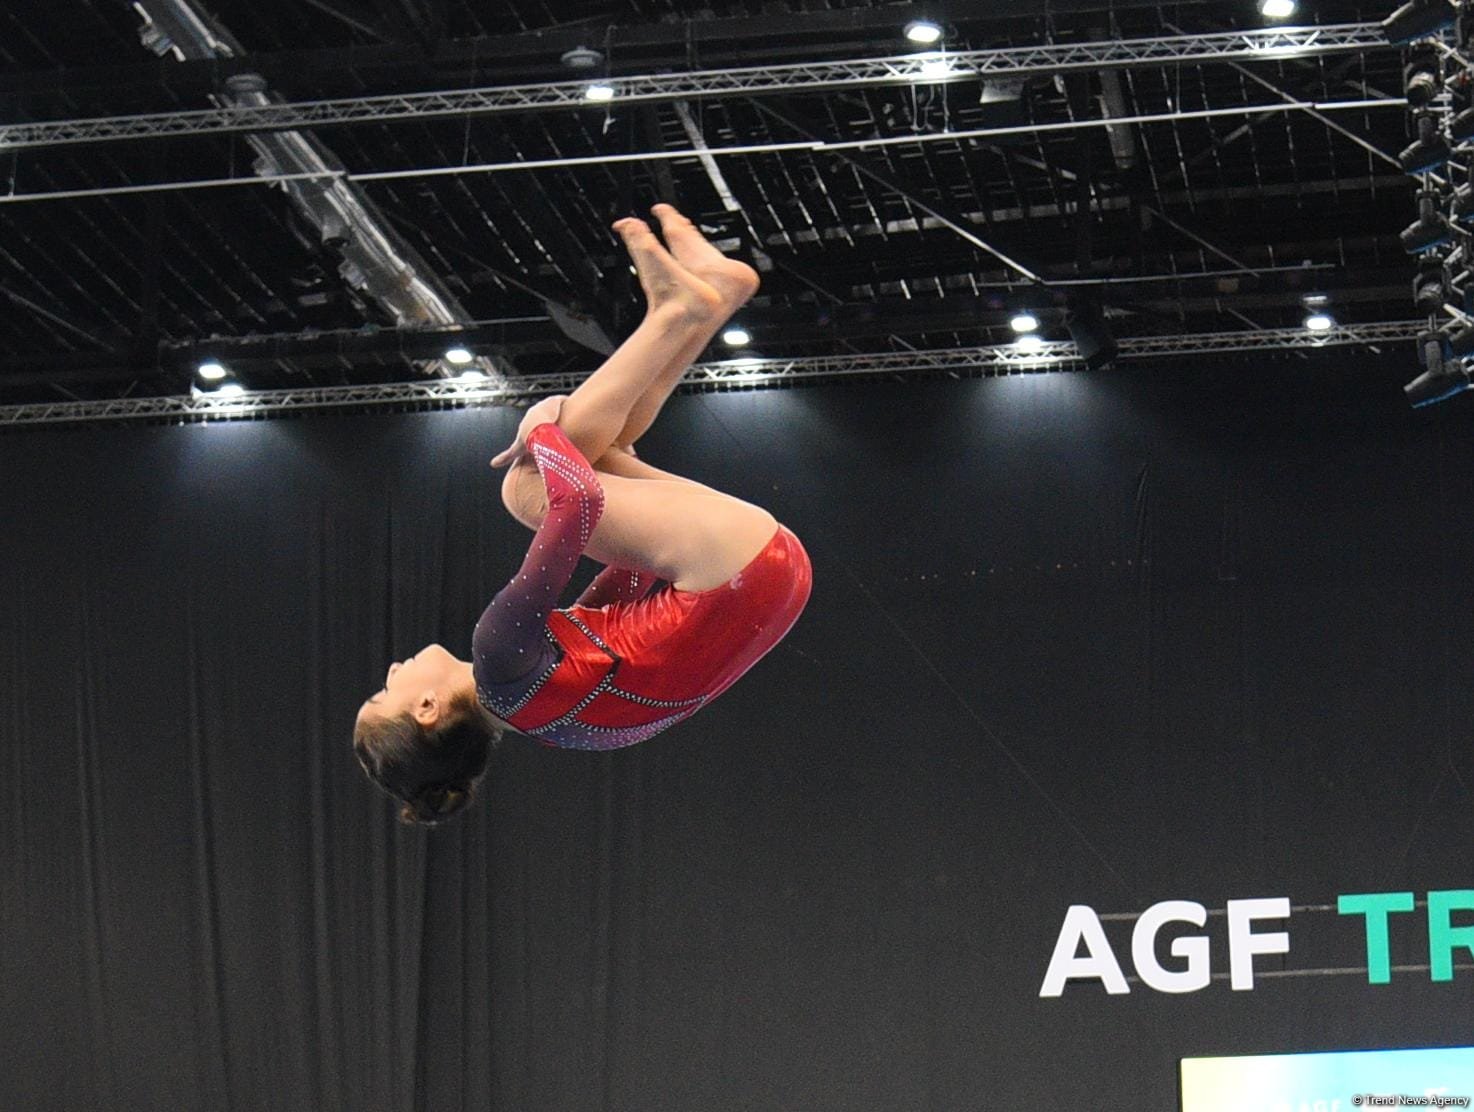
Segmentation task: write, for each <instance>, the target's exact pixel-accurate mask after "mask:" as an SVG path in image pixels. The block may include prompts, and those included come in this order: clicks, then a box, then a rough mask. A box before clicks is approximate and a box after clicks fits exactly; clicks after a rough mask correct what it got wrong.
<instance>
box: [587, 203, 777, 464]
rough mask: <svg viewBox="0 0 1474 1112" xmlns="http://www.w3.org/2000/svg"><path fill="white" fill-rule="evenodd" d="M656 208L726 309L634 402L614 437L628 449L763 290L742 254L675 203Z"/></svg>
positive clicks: (683, 257)
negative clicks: (735, 254) (729, 252)
mask: <svg viewBox="0 0 1474 1112" xmlns="http://www.w3.org/2000/svg"><path fill="white" fill-rule="evenodd" d="M651 211H652V212H653V213H654V214H655V217H656V218H657V219H658V220H659V221H660V232H661V234H662V235H663V236H664V237H665V243H666V246H667V247H668V248H669V249H670V254H671V255H673V256H674V257H675V261H676V262H677V263H678V264H680V267H681V268H682V269H683V270H685V271H687V272H688V273H690V274H692V275H694V276H695V277H696V278H698V279H700V280H701V281H703V282H705V283H706V284H707V285H709V286H710V287H711V288H712V289H713V290H715V291H716V292H717V294H718V296H719V298H720V309H719V311H718V313H717V315H716V317H715V319H714V320H712V321H710V322H708V325H709V326H708V327H707V328H703V329H700V330H696V331H693V332H692V334H691V335H690V336H689V337H688V339H687V341H686V343H685V344H684V345H682V347H681V350H680V351H679V352H677V353H676V354H675V355H673V356H672V357H671V358H670V360H669V361H668V362H667V363H666V365H665V366H664V367H662V368H661V369H660V371H659V373H658V374H657V375H656V376H655V378H654V380H653V381H652V382H651V384H650V385H649V386H648V387H647V388H646V389H645V392H644V393H643V394H642V395H641V396H640V398H639V400H638V401H636V402H635V404H634V405H633V406H632V407H631V409H630V412H629V417H628V418H627V419H626V420H625V423H624V427H623V428H622V429H621V430H620V432H619V435H618V436H617V437H615V439H614V443H615V445H616V446H617V447H620V448H624V449H628V448H630V447H631V446H632V445H633V444H634V443H635V441H636V440H638V439H639V438H640V437H641V436H643V435H644V434H645V432H646V430H648V429H649V428H650V426H651V425H652V424H654V422H655V418H656V416H657V415H658V414H659V413H660V410H661V408H662V407H663V406H664V405H665V401H666V399H667V398H669V397H670V395H671V394H672V392H674V390H675V388H676V386H677V385H679V383H680V381H681V377H682V376H683V375H684V374H685V373H686V371H687V369H688V368H689V367H690V366H691V363H692V362H693V361H694V360H695V359H696V357H697V356H698V355H700V354H701V352H702V351H703V350H704V349H705V347H706V345H707V344H708V343H709V342H710V341H711V338H712V336H714V335H715V334H716V331H717V329H719V328H721V326H722V325H724V324H725V323H726V322H727V321H728V320H730V319H731V317H732V314H733V313H735V312H736V311H737V310H738V309H740V308H741V307H742V306H743V305H744V304H746V303H747V301H748V300H749V299H750V298H751V297H752V295H753V294H755V293H757V288H758V275H757V271H755V270H753V269H752V267H750V266H748V265H747V264H746V263H744V262H742V261H741V260H740V259H731V258H728V257H727V256H726V255H723V254H722V253H721V252H720V251H719V250H717V248H715V247H714V246H712V245H711V244H710V243H708V242H707V241H706V238H705V237H704V236H703V235H702V234H701V232H700V231H699V230H698V229H697V228H696V226H695V225H694V224H692V223H691V221H690V220H688V219H686V217H685V216H683V215H682V214H681V213H680V212H678V211H677V210H676V209H675V207H674V206H673V205H666V204H660V205H656V206H654V208H653V209H652V210H651ZM589 458H590V460H592V461H594V466H595V467H598V462H597V460H594V457H592V456H591V457H589Z"/></svg>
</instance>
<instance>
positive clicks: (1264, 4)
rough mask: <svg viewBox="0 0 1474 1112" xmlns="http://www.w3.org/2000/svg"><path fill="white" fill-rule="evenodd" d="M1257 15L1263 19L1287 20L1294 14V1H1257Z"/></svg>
mask: <svg viewBox="0 0 1474 1112" xmlns="http://www.w3.org/2000/svg"><path fill="white" fill-rule="evenodd" d="M1259 14H1260V15H1262V16H1264V18H1265V19H1289V18H1290V16H1292V15H1294V14H1295V0H1259Z"/></svg>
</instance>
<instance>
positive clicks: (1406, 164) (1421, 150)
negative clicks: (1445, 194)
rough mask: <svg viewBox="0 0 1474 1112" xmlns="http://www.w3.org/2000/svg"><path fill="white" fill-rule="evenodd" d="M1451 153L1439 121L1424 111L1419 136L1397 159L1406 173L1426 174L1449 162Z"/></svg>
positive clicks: (1419, 121) (1419, 120) (1419, 119)
mask: <svg viewBox="0 0 1474 1112" xmlns="http://www.w3.org/2000/svg"><path fill="white" fill-rule="evenodd" d="M1450 153H1451V152H1450V150H1449V146H1448V140H1447V139H1445V138H1444V137H1443V133H1442V132H1440V131H1439V130H1438V121H1437V120H1435V119H1434V118H1433V114H1432V113H1431V112H1423V113H1421V114H1420V115H1419V116H1418V138H1417V139H1416V140H1414V141H1413V142H1412V143H1410V144H1409V145H1408V146H1407V148H1406V149H1405V150H1404V151H1403V152H1402V153H1401V154H1400V155H1398V156H1397V161H1398V163H1399V164H1400V165H1401V166H1402V169H1403V172H1404V173H1408V174H1426V173H1427V172H1428V171H1429V170H1436V169H1438V167H1440V166H1442V165H1443V164H1444V163H1445V162H1447V161H1448V157H1449V154H1450Z"/></svg>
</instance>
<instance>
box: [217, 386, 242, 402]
mask: <svg viewBox="0 0 1474 1112" xmlns="http://www.w3.org/2000/svg"><path fill="white" fill-rule="evenodd" d="M245 392H246V388H245V387H244V386H242V385H241V384H240V383H239V382H224V383H221V384H220V387H219V388H218V389H217V390H216V391H215V396H216V397H217V398H238V397H240V396H241V395H242V394H244V393H245Z"/></svg>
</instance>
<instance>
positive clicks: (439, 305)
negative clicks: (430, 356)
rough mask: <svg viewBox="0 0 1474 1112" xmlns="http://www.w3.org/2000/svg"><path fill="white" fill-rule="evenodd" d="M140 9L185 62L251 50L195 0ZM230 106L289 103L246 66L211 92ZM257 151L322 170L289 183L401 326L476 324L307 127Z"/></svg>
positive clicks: (256, 138)
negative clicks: (203, 11) (196, 5)
mask: <svg viewBox="0 0 1474 1112" xmlns="http://www.w3.org/2000/svg"><path fill="white" fill-rule="evenodd" d="M133 8H134V10H135V11H137V12H138V14H139V15H140V16H141V17H142V18H143V20H144V25H143V27H142V28H141V30H140V38H141V39H142V41H143V45H144V46H146V47H148V48H149V49H150V50H152V51H153V52H154V53H155V54H158V55H159V56H161V57H162V56H164V55H166V54H173V55H174V57H176V58H178V59H180V60H181V61H183V60H186V59H200V58H233V57H238V56H240V55H242V54H244V53H245V52H244V51H243V50H242V49H241V46H240V44H239V43H238V42H236V41H235V39H234V38H233V37H232V36H231V35H230V33H229V32H228V31H226V30H225V29H223V28H221V27H219V26H217V25H214V24H212V23H211V22H210V21H209V20H208V19H207V18H206V17H205V16H203V15H201V14H200V13H199V12H197V11H196V10H195V9H194V7H193V6H192V4H191V3H190V0H138V2H136V3H134V5H133ZM211 99H212V100H213V101H215V103H216V104H217V105H219V106H220V107H222V108H244V107H253V108H254V107H260V106H263V105H267V104H277V103H282V101H281V98H279V97H276V96H274V94H272V93H271V92H269V91H268V89H267V85H266V80H265V79H264V78H263V77H261V76H260V75H259V74H254V73H240V74H236V75H234V76H233V77H230V78H228V79H227V80H226V82H225V88H224V90H223V92H221V93H220V94H218V95H216V96H213V97H212V98H211ZM246 141H247V142H249V143H250V145H251V148H252V150H254V151H255V152H256V162H255V169H256V172H257V173H258V174H260V175H263V176H266V175H278V174H322V175H324V176H323V177H321V178H318V179H308V180H302V181H287V182H281V183H279V184H280V188H282V189H283V190H284V191H285V192H286V194H287V195H288V197H290V198H291V200H292V203H293V204H294V205H295V206H296V208H297V210H298V211H299V212H300V213H301V214H302V215H303V216H304V217H306V219H307V220H308V221H309V223H310V224H311V225H312V227H313V228H314V229H316V232H317V234H318V237H319V239H320V241H321V243H322V244H323V246H324V247H326V248H328V249H329V250H331V251H332V253H333V254H334V255H336V256H337V257H338V258H339V259H340V262H339V264H338V273H339V274H340V275H341V276H342V278H343V280H344V281H345V282H346V283H347V284H348V285H349V286H351V287H352V288H353V289H355V290H357V291H358V292H359V293H360V294H362V295H363V296H364V297H365V298H367V299H368V300H369V301H371V302H373V303H374V304H375V305H378V306H379V307H381V308H382V309H384V310H385V311H386V312H387V313H388V314H389V315H390V316H391V317H393V319H394V323H395V325H396V327H399V328H442V329H443V328H450V327H454V326H456V325H470V324H471V323H472V320H471V317H470V315H469V314H468V313H467V312H466V311H465V310H464V309H463V308H462V307H461V305H460V304H459V302H458V301H457V300H456V298H455V296H454V295H453V294H451V293H450V291H449V290H447V289H445V288H444V287H443V286H442V285H441V284H440V282H439V281H438V279H436V278H435V276H434V274H433V273H432V272H431V271H430V269H429V268H428V267H427V266H426V265H425V263H424V261H423V260H422V259H420V258H419V256H418V255H417V254H416V252H415V250H414V248H412V247H411V246H410V245H409V244H408V243H406V242H404V240H403V239H402V238H401V237H400V236H399V235H398V234H397V233H396V232H395V231H394V230H393V229H392V228H390V227H389V225H388V223H387V222H386V221H385V220H384V218H383V217H382V216H381V215H380V214H379V212H378V210H377V208H376V207H375V206H374V204H373V202H372V201H370V200H369V198H368V197H367V196H366V195H365V194H364V193H363V192H362V191H361V190H360V189H359V188H358V187H357V186H356V185H354V184H353V183H352V182H348V181H345V180H343V178H342V177H340V176H336V175H341V174H343V173H344V172H345V168H344V166H343V164H342V163H341V162H339V161H338V160H337V159H336V158H335V157H334V156H333V154H332V152H331V151H329V150H328V149H327V147H325V146H324V145H323V144H322V143H320V142H319V141H318V140H317V139H316V137H314V136H313V135H311V134H310V133H307V132H302V131H283V132H271V133H261V134H251V135H247V136H246ZM416 366H417V367H419V369H420V370H421V371H422V372H424V373H427V374H436V375H441V376H447V375H450V374H452V373H459V371H460V370H463V369H464V368H458V369H457V370H456V371H455V372H452V371H451V370H450V369H449V368H448V367H446V366H445V365H444V364H443V362H442V361H440V360H431V361H429V362H427V363H417V364H416ZM477 366H478V367H479V369H480V370H482V371H483V372H485V373H487V374H490V375H493V376H497V377H498V378H500V377H501V376H500V372H499V369H498V368H497V367H496V366H494V365H493V364H492V363H491V361H490V360H488V359H486V358H484V357H483V358H480V359H478V360H477Z"/></svg>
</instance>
